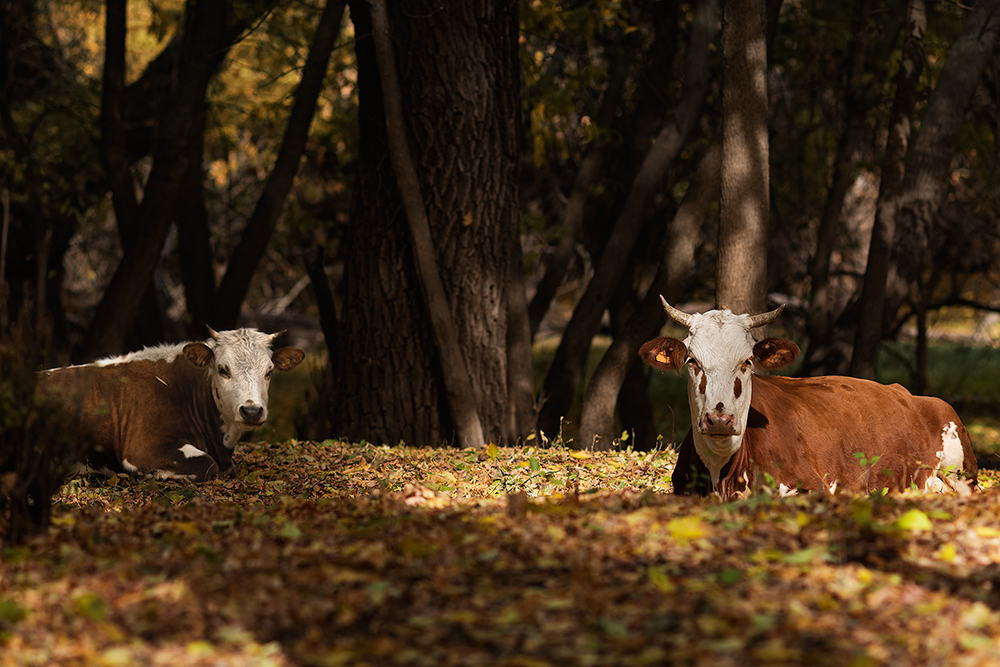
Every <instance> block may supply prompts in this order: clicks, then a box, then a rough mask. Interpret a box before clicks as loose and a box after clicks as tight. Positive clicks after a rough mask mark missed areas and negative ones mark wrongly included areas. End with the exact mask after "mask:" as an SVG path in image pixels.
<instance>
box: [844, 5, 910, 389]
mask: <svg viewBox="0 0 1000 667" xmlns="http://www.w3.org/2000/svg"><path fill="white" fill-rule="evenodd" d="M906 25H907V32H906V39H905V40H904V41H903V57H902V59H901V60H900V63H899V73H898V74H897V76H896V95H895V98H894V99H893V102H892V111H891V112H890V116H889V138H888V141H887V142H886V146H885V156H884V157H883V158H882V178H881V183H880V184H879V192H878V203H877V204H876V206H875V224H874V226H873V227H872V238H871V244H870V245H869V248H868V266H867V267H866V269H865V280H864V285H863V286H862V290H861V305H860V315H859V319H858V324H857V330H856V332H855V338H854V353H853V355H852V356H851V367H850V374H851V375H853V376H855V377H860V378H867V379H869V380H873V379H875V362H876V360H877V357H878V345H879V342H880V341H881V340H882V332H883V331H885V327H886V322H885V319H884V304H885V281H886V277H887V276H888V275H889V255H890V252H891V249H892V240H893V237H894V235H895V233H896V210H897V208H898V206H899V194H900V190H901V189H902V186H903V175H904V174H905V171H906V151H907V147H908V146H909V143H910V129H911V126H910V118H911V117H912V116H913V109H914V108H915V107H916V104H917V94H918V90H919V86H920V75H921V74H922V73H923V71H924V32H925V31H926V29H927V13H926V9H925V7H924V0H910V2H909V5H908V7H907V13H906Z"/></svg>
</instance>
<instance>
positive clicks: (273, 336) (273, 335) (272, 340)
mask: <svg viewBox="0 0 1000 667" xmlns="http://www.w3.org/2000/svg"><path fill="white" fill-rule="evenodd" d="M287 331H288V329H282V330H281V331H279V332H277V333H273V334H271V342H272V343H273V342H274V341H276V340H278V336H284V335H285V333H286V332H287Z"/></svg>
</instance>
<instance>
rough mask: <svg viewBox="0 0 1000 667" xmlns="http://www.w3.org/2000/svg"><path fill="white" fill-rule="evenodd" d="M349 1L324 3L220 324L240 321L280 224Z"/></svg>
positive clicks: (220, 308) (217, 313)
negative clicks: (253, 281) (279, 219)
mask: <svg viewBox="0 0 1000 667" xmlns="http://www.w3.org/2000/svg"><path fill="white" fill-rule="evenodd" d="M346 5H347V0H328V1H327V3H326V5H325V6H324V8H323V13H322V15H321V16H320V19H319V24H318V25H317V26H316V34H315V35H314V37H313V42H312V46H311V47H310V49H309V56H308V58H307V59H306V64H305V67H304V68H303V70H302V80H301V81H300V82H299V86H298V88H296V90H295V102H294V103H293V105H292V111H291V114H290V115H289V116H288V125H287V126H286V128H285V137H284V140H283V141H282V143H281V149H280V151H279V152H278V158H277V160H276V161H275V163H274V169H273V170H272V171H271V175H270V176H269V177H268V179H267V184H266V185H265V186H264V192H262V193H261V195H260V199H258V200H257V206H256V208H255V209H254V212H253V215H252V216H251V217H250V220H249V221H248V222H247V226H246V229H245V230H244V232H243V235H242V236H241V237H240V242H239V245H237V246H236V250H234V251H233V256H232V257H231V258H230V259H229V266H228V268H227V269H226V274H225V276H223V278H222V282H221V283H220V284H219V289H218V292H217V293H216V297H215V302H214V305H213V307H212V317H211V320H212V323H213V326H215V327H217V328H223V329H231V328H233V327H234V326H236V320H237V319H238V318H239V315H240V308H241V307H242V305H243V300H244V299H245V298H246V294H247V290H248V289H249V287H250V281H251V280H252V279H253V274H254V272H255V271H256V270H257V265H258V264H259V263H260V259H261V257H263V256H264V251H265V250H266V249H267V244H268V242H269V241H270V240H271V236H272V235H273V234H274V228H275V226H276V225H277V224H278V217H279V215H280V214H281V209H282V207H283V206H284V205H285V200H286V199H287V198H288V192H289V191H290V190H291V188H292V183H293V181H294V180H295V174H296V173H297V172H298V169H299V162H300V161H301V159H302V153H303V151H304V150H305V145H306V139H307V138H308V136H309V126H310V124H311V123H312V118H313V115H314V113H315V111H316V100H317V99H318V98H319V94H320V91H321V90H322V89H323V79H325V78H326V71H327V68H328V65H329V62H330V54H331V53H332V52H333V47H334V44H335V42H336V39H337V35H338V34H340V23H341V18H342V17H343V14H344V7H346Z"/></svg>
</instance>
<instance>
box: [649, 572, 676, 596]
mask: <svg viewBox="0 0 1000 667" xmlns="http://www.w3.org/2000/svg"><path fill="white" fill-rule="evenodd" d="M649 583H651V584H653V585H654V586H656V588H657V589H658V590H659V591H660V592H661V593H664V594H666V595H670V594H671V593H674V592H675V591H676V590H677V586H676V584H674V582H673V581H672V580H671V579H670V575H668V574H667V573H666V572H664V571H663V568H661V567H651V568H649Z"/></svg>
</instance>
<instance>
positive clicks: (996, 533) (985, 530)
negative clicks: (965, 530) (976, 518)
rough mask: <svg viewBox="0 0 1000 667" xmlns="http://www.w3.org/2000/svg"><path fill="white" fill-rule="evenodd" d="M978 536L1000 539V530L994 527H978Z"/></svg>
mask: <svg viewBox="0 0 1000 667" xmlns="http://www.w3.org/2000/svg"><path fill="white" fill-rule="evenodd" d="M976 535H979V537H1000V530H998V529H996V528H993V527H992V526H976Z"/></svg>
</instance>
